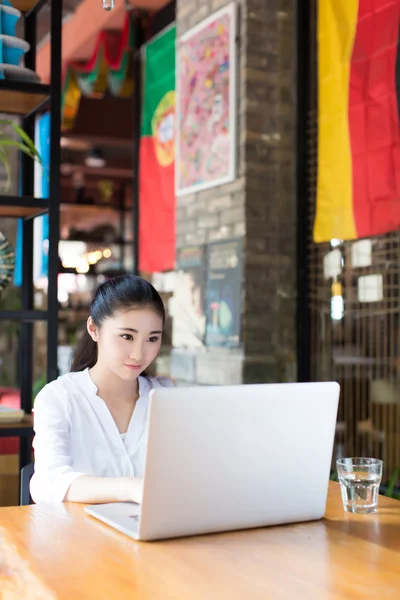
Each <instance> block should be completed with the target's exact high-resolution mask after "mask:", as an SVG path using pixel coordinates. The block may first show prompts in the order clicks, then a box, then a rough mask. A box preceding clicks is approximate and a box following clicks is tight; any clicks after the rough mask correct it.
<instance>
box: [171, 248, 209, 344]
mask: <svg viewBox="0 0 400 600" xmlns="http://www.w3.org/2000/svg"><path fill="white" fill-rule="evenodd" d="M205 269H206V264H205V248H204V246H190V247H187V248H180V249H179V250H178V252H177V273H176V279H175V289H174V296H173V302H172V310H173V332H172V345H173V346H174V347H175V348H200V347H202V346H204V335H205V327H206V319H205V314H204V289H205Z"/></svg>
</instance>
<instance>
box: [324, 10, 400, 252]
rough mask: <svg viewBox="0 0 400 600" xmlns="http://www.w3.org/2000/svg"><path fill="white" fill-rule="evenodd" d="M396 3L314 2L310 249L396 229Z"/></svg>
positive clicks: (399, 70) (399, 200)
mask: <svg viewBox="0 0 400 600" xmlns="http://www.w3.org/2000/svg"><path fill="white" fill-rule="evenodd" d="M399 24H400V0H318V25H317V29H318V31H317V38H318V180H317V206H316V219H315V223H314V241H315V242H326V241H329V240H331V239H332V238H338V239H342V240H350V239H357V238H362V237H368V236H372V235H377V234H382V233H387V232H388V231H393V230H395V229H398V227H399V226H400V129H399V107H400V103H399V97H400V94H399V92H400V89H399V88H400V56H399Z"/></svg>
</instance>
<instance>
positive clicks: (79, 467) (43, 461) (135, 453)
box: [30, 369, 173, 503]
mask: <svg viewBox="0 0 400 600" xmlns="http://www.w3.org/2000/svg"><path fill="white" fill-rule="evenodd" d="M172 386H173V383H172V381H170V380H169V379H166V378H164V377H159V378H152V377H149V378H147V377H139V399H138V401H137V403H136V407H135V410H134V412H133V415H132V419H131V421H130V424H129V428H128V431H127V432H126V434H124V435H122V436H121V434H120V433H119V431H118V428H117V425H116V424H115V421H114V419H113V417H112V415H111V413H110V411H109V409H108V407H107V405H106V403H105V402H104V401H103V400H102V399H101V398H100V397H99V396H98V395H97V387H96V385H95V384H94V383H93V381H92V379H91V377H90V375H89V370H88V369H86V370H85V371H81V372H78V373H68V375H63V376H62V377H59V378H58V379H57V380H56V381H52V382H51V383H49V384H48V385H46V386H45V387H44V388H43V389H42V390H41V392H40V393H39V394H38V395H37V397H36V400H35V406H34V430H35V438H34V441H33V448H34V450H35V473H34V475H33V477H32V479H31V485H30V491H31V496H32V499H33V501H34V502H36V503H38V502H62V501H63V500H64V497H65V494H66V493H67V491H68V488H69V487H70V485H71V484H72V483H73V481H75V479H77V478H78V477H80V476H81V475H92V476H97V477H123V476H131V477H133V476H135V477H142V476H143V474H144V465H145V460H146V456H145V454H146V442H147V421H148V394H149V392H150V390H151V389H152V388H157V387H172Z"/></svg>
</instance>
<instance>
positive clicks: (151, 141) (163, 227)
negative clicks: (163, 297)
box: [139, 26, 176, 273]
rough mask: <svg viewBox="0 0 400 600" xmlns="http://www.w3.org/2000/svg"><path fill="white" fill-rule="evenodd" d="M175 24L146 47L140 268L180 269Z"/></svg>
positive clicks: (146, 270) (142, 135) (140, 193)
mask: <svg viewBox="0 0 400 600" xmlns="http://www.w3.org/2000/svg"><path fill="white" fill-rule="evenodd" d="M175 42H176V28H175V26H173V27H171V28H169V29H168V30H166V31H164V32H163V33H161V34H160V35H159V36H157V37H156V38H155V39H153V40H152V41H150V42H149V43H148V44H146V46H145V49H144V53H143V60H144V94H143V112H142V128H141V139H140V161H139V168H140V171H139V270H140V271H141V272H144V273H156V272H159V271H169V270H173V269H174V268H175V188H174V168H175Z"/></svg>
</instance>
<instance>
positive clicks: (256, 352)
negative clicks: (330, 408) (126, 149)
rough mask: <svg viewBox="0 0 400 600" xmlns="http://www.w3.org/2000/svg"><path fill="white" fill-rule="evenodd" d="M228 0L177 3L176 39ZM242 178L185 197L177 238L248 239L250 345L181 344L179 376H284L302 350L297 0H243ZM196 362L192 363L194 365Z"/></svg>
mask: <svg viewBox="0 0 400 600" xmlns="http://www.w3.org/2000/svg"><path fill="white" fill-rule="evenodd" d="M227 4H229V2H227V1H226V0H178V1H177V26H178V37H179V36H180V35H182V34H183V33H184V32H186V31H187V30H188V29H190V28H191V27H193V26H194V25H196V24H197V23H199V22H200V21H202V20H203V19H204V18H206V17H207V16H209V15H210V14H212V13H213V12H215V11H216V10H218V9H219V8H221V7H222V6H225V5H227ZM236 4H237V5H238V15H239V17H238V32H239V35H238V57H239V58H238V61H239V64H238V84H237V94H238V102H237V106H238V111H237V119H238V121H237V126H238V129H237V157H238V173H237V179H236V181H234V182H232V183H229V184H227V185H223V186H220V187H217V188H212V189H209V190H205V191H202V192H199V193H195V194H190V195H187V196H182V197H180V198H178V200H177V245H178V247H182V246H185V245H193V244H194V245H196V244H204V243H207V242H213V241H215V240H222V239H229V238H232V237H243V249H244V250H243V252H244V256H243V264H244V281H243V288H244V294H243V308H242V312H243V314H242V342H243V343H242V348H241V349H238V350H225V349H218V350H213V349H203V350H201V351H198V352H197V351H196V352H191V353H189V354H188V353H187V352H186V351H184V350H180V349H175V350H174V351H173V354H172V373H173V374H174V370H175V371H176V373H177V372H178V371H179V372H180V373H182V371H184V370H185V364H187V366H188V369H187V372H188V373H190V377H188V379H187V380H188V381H190V382H193V383H199V384H213V383H215V384H223V383H241V382H262V381H286V380H293V379H295V377H296V357H295V343H296V340H295V308H296V306H295V303H296V299H295V292H296V287H295V285H296V281H295V244H296V241H295V235H296V231H295V230H296V206H295V191H294V183H295V108H296V107H295V84H296V74H295V50H296V49H295V10H296V2H295V0H237V1H236ZM189 361H190V368H189Z"/></svg>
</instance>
